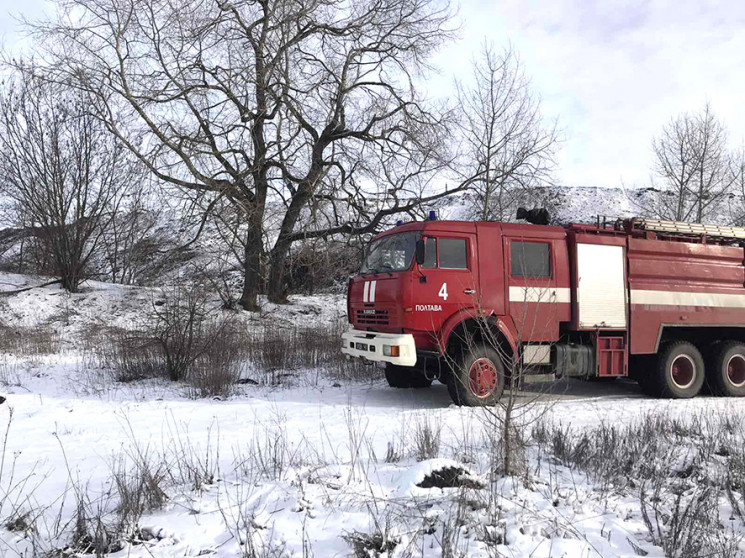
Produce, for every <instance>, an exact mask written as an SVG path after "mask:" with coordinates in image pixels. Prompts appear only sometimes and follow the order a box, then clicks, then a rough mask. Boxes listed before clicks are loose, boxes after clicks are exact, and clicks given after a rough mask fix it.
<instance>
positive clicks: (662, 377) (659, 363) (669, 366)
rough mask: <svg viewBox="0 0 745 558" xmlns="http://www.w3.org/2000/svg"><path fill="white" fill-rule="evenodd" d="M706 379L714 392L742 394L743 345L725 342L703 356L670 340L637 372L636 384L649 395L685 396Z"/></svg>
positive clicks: (744, 391) (692, 347) (689, 345)
mask: <svg viewBox="0 0 745 558" xmlns="http://www.w3.org/2000/svg"><path fill="white" fill-rule="evenodd" d="M704 382H706V384H707V387H708V388H709V389H710V390H711V392H712V393H713V394H715V395H726V396H736V397H737V396H743V395H745V345H743V344H742V343H739V342H736V341H726V342H724V343H721V344H719V345H718V346H716V347H715V348H714V350H712V351H711V352H710V354H709V355H708V358H707V359H706V364H704V357H703V356H702V355H701V352H700V351H699V350H698V349H697V348H696V346H695V345H693V344H692V343H689V342H687V341H673V342H671V343H668V344H667V345H665V346H664V347H663V348H662V349H661V350H660V353H659V354H658V356H657V359H656V362H655V366H654V367H653V368H652V370H648V371H647V373H646V374H645V373H644V372H642V373H641V374H640V375H639V384H640V385H641V387H642V389H643V390H644V391H645V392H647V393H649V394H650V395H655V396H658V397H669V398H674V399H687V398H690V397H694V396H695V395H697V394H698V393H699V392H700V391H701V388H702V387H703V385H704Z"/></svg>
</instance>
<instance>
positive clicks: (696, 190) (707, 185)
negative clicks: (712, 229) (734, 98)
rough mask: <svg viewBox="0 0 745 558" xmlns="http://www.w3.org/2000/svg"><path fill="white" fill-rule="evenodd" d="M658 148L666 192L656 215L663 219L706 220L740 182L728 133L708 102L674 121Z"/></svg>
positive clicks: (658, 172) (654, 144)
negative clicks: (733, 163) (730, 148)
mask: <svg viewBox="0 0 745 558" xmlns="http://www.w3.org/2000/svg"><path fill="white" fill-rule="evenodd" d="M652 149H653V152H654V156H655V162H654V173H655V175H656V177H657V178H658V180H659V182H657V183H656V184H657V185H659V187H660V190H661V192H660V195H659V196H658V203H657V207H656V208H654V211H655V212H656V213H657V214H658V216H660V217H662V218H665V219H672V220H676V221H696V222H699V223H700V222H702V221H705V220H706V219H707V218H709V217H711V216H712V215H713V214H714V213H715V212H716V210H717V209H718V206H719V204H720V202H721V201H722V200H723V198H724V197H725V196H726V195H727V194H728V193H730V191H731V190H732V188H733V186H734V184H735V182H736V179H737V176H736V173H733V172H732V170H733V168H734V167H733V165H732V161H731V158H732V156H731V154H730V153H729V151H728V149H727V130H726V128H725V126H724V124H722V122H720V121H719V120H718V119H717V118H716V116H715V115H714V113H713V112H712V110H711V107H710V106H709V105H708V103H707V104H706V106H705V107H704V109H703V110H702V111H701V112H699V113H697V114H688V113H686V114H682V115H680V116H678V117H676V118H674V119H673V120H671V121H670V122H669V123H668V124H667V125H666V126H665V127H664V128H663V130H662V134H661V135H660V136H659V137H657V138H655V139H654V140H653V141H652Z"/></svg>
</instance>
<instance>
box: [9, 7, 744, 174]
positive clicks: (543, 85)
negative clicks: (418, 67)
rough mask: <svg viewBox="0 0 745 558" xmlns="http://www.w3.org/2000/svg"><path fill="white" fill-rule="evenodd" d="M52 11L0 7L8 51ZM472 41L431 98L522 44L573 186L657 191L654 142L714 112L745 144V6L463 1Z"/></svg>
mask: <svg viewBox="0 0 745 558" xmlns="http://www.w3.org/2000/svg"><path fill="white" fill-rule="evenodd" d="M48 6H49V4H47V3H46V2H45V0H0V36H1V37H2V42H3V44H4V45H5V47H6V48H11V49H16V48H19V47H21V48H22V47H23V46H24V44H25V41H24V39H23V37H22V35H21V33H20V31H19V29H18V27H17V25H16V22H15V21H14V20H13V19H12V18H11V17H10V15H9V14H18V13H23V14H25V15H27V16H28V17H32V18H33V17H40V16H41V15H42V14H43V11H44V9H45V7H46V9H47V10H48V11H49V10H50V8H49V7H48ZM459 15H460V19H461V21H462V25H461V39H460V40H459V41H458V42H457V43H456V44H453V45H451V46H449V47H447V48H446V49H445V50H443V51H442V52H441V54H440V55H439V56H438V57H437V60H436V62H437V64H438V65H439V66H440V68H441V75H440V76H439V77H436V78H434V79H432V80H430V82H429V84H430V94H431V95H436V96H439V95H448V94H449V92H450V91H451V90H452V79H453V76H454V75H455V74H456V73H458V72H465V71H468V70H467V68H468V62H469V61H470V59H471V58H472V55H473V53H474V52H475V51H477V50H478V49H479V47H480V45H481V43H482V42H483V41H484V39H487V40H489V41H491V42H492V43H493V44H494V45H495V46H496V47H503V46H507V45H508V44H511V45H512V47H513V48H514V49H515V50H516V51H517V53H518V54H519V56H520V58H521V60H522V62H523V64H524V68H525V70H526V73H527V74H528V75H529V76H530V77H531V78H532V82H533V87H534V90H535V91H536V92H537V93H538V94H539V95H540V96H541V98H542V99H543V113H544V115H545V116H546V117H547V119H549V120H550V119H554V118H555V119H558V122H559V125H560V127H561V129H562V130H563V135H564V138H565V141H564V143H563V146H562V150H561V152H560V156H559V176H558V178H559V181H560V182H561V183H562V184H565V185H580V186H582V185H588V186H618V185H620V184H621V183H622V182H623V183H625V184H626V185H627V186H634V185H639V186H641V185H647V183H648V181H649V170H648V169H649V167H650V164H651V153H650V142H651V138H652V137H653V136H654V135H656V134H658V133H659V132H660V130H661V128H662V126H663V125H664V124H665V123H666V122H667V121H668V120H669V119H670V118H671V117H672V116H674V115H677V114H679V113H681V112H685V111H697V110H699V109H700V108H701V107H702V106H703V105H704V103H705V102H706V101H707V100H708V101H710V103H711V105H712V108H713V109H714V112H715V114H716V115H717V116H719V118H721V119H722V120H723V121H724V122H725V124H726V125H727V127H728V128H729V131H730V143H731V146H732V147H733V148H737V147H740V146H741V145H742V144H743V142H744V141H745V2H743V1H742V0H729V1H721V0H719V1H717V0H647V1H645V0H491V1H486V0H462V3H461V7H460V14H459Z"/></svg>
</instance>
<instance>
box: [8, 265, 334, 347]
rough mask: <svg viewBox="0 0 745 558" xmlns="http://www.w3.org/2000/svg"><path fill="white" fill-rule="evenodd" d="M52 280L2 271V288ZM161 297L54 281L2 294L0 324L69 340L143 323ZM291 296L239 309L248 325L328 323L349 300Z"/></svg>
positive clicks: (150, 290) (121, 288)
mask: <svg viewBox="0 0 745 558" xmlns="http://www.w3.org/2000/svg"><path fill="white" fill-rule="evenodd" d="M51 280H52V279H50V278H46V277H32V276H27V275H18V274H11V273H0V293H2V292H6V293H7V292H9V291H15V290H21V289H25V288H28V287H31V286H34V285H42V284H44V283H47V282H49V281H51ZM162 299H163V294H162V291H161V290H160V289H158V288H147V287H130V286H127V285H114V284H111V283H102V282H98V281H86V282H85V283H83V285H81V289H80V292H79V293H74V294H71V293H68V292H67V291H65V290H64V289H62V288H61V287H60V286H59V285H57V284H54V285H49V286H45V287H40V288H34V289H31V290H27V291H25V292H21V293H18V294H14V295H12V296H5V297H3V296H0V325H4V326H7V327H25V328H29V327H31V328H34V327H44V328H51V329H53V330H54V331H55V332H57V333H58V334H61V335H63V338H64V340H65V341H67V342H70V343H75V341H76V335H77V334H79V333H80V332H81V330H83V329H91V328H97V327H99V328H100V327H108V328H121V329H125V330H132V329H136V328H138V327H141V326H142V324H143V322H144V319H145V316H146V315H147V313H148V312H150V311H152V308H153V304H155V303H157V302H158V301H160V300H162ZM290 302H291V304H289V305H275V304H271V303H269V302H268V301H267V300H266V299H265V298H262V299H261V300H260V303H261V306H262V310H261V313H260V314H258V315H257V314H240V313H239V314H238V316H240V317H241V318H242V319H244V320H245V321H246V322H247V323H248V324H249V325H250V324H251V323H252V322H253V323H256V322H257V321H258V320H261V319H264V320H269V319H271V320H272V321H273V322H274V323H277V324H286V325H290V326H292V325H301V326H312V325H314V324H323V325H328V324H332V323H335V322H337V321H338V320H340V319H343V318H344V317H345V316H346V304H345V302H344V300H343V299H342V298H341V297H340V296H338V295H331V294H320V295H314V296H303V295H293V296H291V297H290ZM214 306H215V311H216V312H217V311H219V310H218V309H219V301H218V300H217V299H215V301H214Z"/></svg>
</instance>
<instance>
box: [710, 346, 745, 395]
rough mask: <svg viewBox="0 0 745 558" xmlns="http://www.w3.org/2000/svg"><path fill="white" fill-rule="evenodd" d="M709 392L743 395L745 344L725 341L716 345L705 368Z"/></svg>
mask: <svg viewBox="0 0 745 558" xmlns="http://www.w3.org/2000/svg"><path fill="white" fill-rule="evenodd" d="M706 383H707V384H708V385H709V389H711V393H713V394H714V395H720V396H724V395H726V396H729V397H742V396H745V345H743V344H742V343H738V342H737V341H725V342H724V343H720V344H719V345H718V346H717V347H716V351H715V352H714V353H713V354H712V357H711V360H709V366H708V367H707V369H706Z"/></svg>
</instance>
